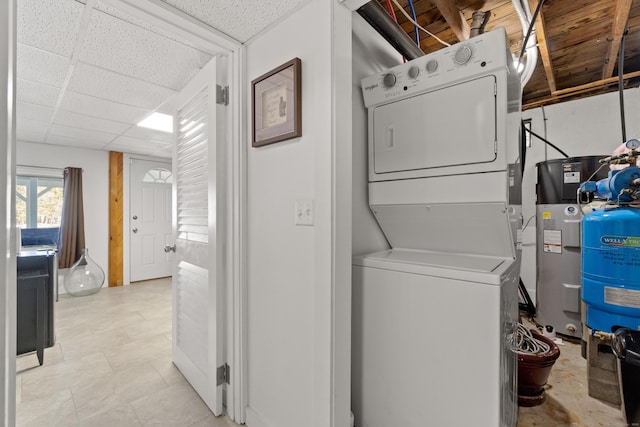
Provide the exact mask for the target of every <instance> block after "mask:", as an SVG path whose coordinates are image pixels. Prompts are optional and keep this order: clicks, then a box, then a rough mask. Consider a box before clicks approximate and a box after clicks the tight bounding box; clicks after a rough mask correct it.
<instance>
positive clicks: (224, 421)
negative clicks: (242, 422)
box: [189, 414, 238, 427]
mask: <svg viewBox="0 0 640 427" xmlns="http://www.w3.org/2000/svg"><path fill="white" fill-rule="evenodd" d="M237 426H238V424H236V423H234V422H233V421H231V420H230V419H229V417H227V416H224V415H223V416H220V417H216V416H215V415H213V414H209V415H207V416H206V417H204V418H203V419H201V420H198V421H196V422H195V423H193V424H191V425H190V426H189V427H237Z"/></svg>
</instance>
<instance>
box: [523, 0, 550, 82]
mask: <svg viewBox="0 0 640 427" xmlns="http://www.w3.org/2000/svg"><path fill="white" fill-rule="evenodd" d="M538 1H540V0H529V4H530V5H531V7H532V8H533V9H535V8H536V6H537V3H538ZM535 25H536V38H537V39H538V48H539V49H540V58H541V59H542V65H543V66H544V73H545V74H546V76H547V82H548V83H549V91H550V92H551V93H553V92H555V91H556V76H555V74H554V73H553V64H552V63H551V55H550V54H549V46H547V33H546V30H545V23H544V17H543V13H542V10H541V11H540V12H539V13H538V17H537V18H536V24H535Z"/></svg>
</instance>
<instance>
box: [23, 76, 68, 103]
mask: <svg viewBox="0 0 640 427" xmlns="http://www.w3.org/2000/svg"><path fill="white" fill-rule="evenodd" d="M16 86H17V87H16V100H17V101H18V102H24V103H28V104H36V105H42V106H44V107H55V105H56V102H57V100H58V94H59V93H60V89H59V88H57V87H53V86H47V85H43V84H40V83H34V82H30V81H27V80H22V79H18V83H17V85H16Z"/></svg>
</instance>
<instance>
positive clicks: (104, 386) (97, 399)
mask: <svg viewBox="0 0 640 427" xmlns="http://www.w3.org/2000/svg"><path fill="white" fill-rule="evenodd" d="M167 387H168V385H167V383H166V382H165V381H164V379H163V378H162V376H161V375H160V374H159V373H158V371H157V370H156V369H155V368H154V367H153V366H149V365H136V366H132V367H130V368H128V369H123V370H121V371H116V372H114V373H113V374H109V375H105V376H103V377H101V378H97V379H96V380H95V381H92V382H91V383H89V384H85V385H83V386H82V387H78V388H72V389H71V393H72V395H73V400H74V402H75V405H76V409H77V411H78V418H79V419H80V420H85V419H88V418H90V417H91V416H92V415H93V414H95V413H100V412H103V411H104V410H105V408H114V407H118V406H124V405H128V403H129V402H131V401H134V400H136V399H139V398H140V397H144V396H147V395H149V394H153V393H155V392H157V391H159V390H162V389H164V388H167Z"/></svg>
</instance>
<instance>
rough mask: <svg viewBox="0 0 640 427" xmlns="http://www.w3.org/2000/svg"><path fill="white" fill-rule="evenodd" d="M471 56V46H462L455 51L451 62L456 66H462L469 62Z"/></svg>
mask: <svg viewBox="0 0 640 427" xmlns="http://www.w3.org/2000/svg"><path fill="white" fill-rule="evenodd" d="M471 55H473V50H472V49H471V46H469V45H464V46H462V47H460V48H459V49H458V50H456V53H455V55H454V57H453V60H454V61H455V62H456V64H458V65H464V64H466V63H467V62H469V60H470V59H471Z"/></svg>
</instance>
